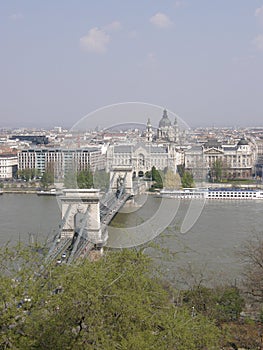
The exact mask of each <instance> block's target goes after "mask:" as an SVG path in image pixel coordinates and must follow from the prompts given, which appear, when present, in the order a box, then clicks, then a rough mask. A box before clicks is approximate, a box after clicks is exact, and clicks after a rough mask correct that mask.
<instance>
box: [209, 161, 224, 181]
mask: <svg viewBox="0 0 263 350" xmlns="http://www.w3.org/2000/svg"><path fill="white" fill-rule="evenodd" d="M222 171H223V164H222V160H221V159H216V160H215V161H214V163H213V164H212V168H211V172H210V173H211V178H212V181H216V182H220V181H221V180H222Z"/></svg>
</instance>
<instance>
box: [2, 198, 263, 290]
mask: <svg viewBox="0 0 263 350" xmlns="http://www.w3.org/2000/svg"><path fill="white" fill-rule="evenodd" d="M169 201H170V202H169V203H170V204H169V205H171V206H173V207H174V208H177V209H178V210H175V215H174V218H173V219H172V221H171V223H170V224H169V227H168V228H167V229H166V230H165V231H164V235H161V236H159V237H157V239H155V241H156V242H157V243H159V244H160V245H161V246H162V247H164V248H169V249H170V250H171V251H172V252H174V253H176V257H175V260H173V261H172V262H166V261H165V259H164V261H163V266H165V269H166V270H167V274H168V275H169V276H170V277H171V278H173V276H174V275H176V274H178V273H180V276H181V277H182V278H184V273H185V275H187V276H188V278H189V276H190V275H189V274H191V275H192V279H194V278H196V279H197V280H198V279H200V278H201V275H205V278H206V279H211V280H217V281H219V280H229V281H230V282H231V283H233V281H234V280H235V279H236V278H237V276H238V275H239V274H240V271H241V265H240V263H239V257H238V254H237V252H238V251H239V250H240V249H241V247H242V245H243V244H244V243H245V242H246V240H247V239H249V238H250V237H252V236H254V235H260V236H262V235H263V233H262V232H263V230H262V228H263V216H262V212H263V201H253V200H252V201H249V200H247V201H231V200H229V201H227V200H226V201H216V200H214V201H213V200H209V201H206V202H205V203H204V207H203V210H202V211H201V214H200V216H199V217H198V219H197V221H196V223H195V224H194V225H193V226H192V227H191V228H190V229H189V230H187V231H186V232H184V233H181V232H180V227H181V224H182V221H183V218H184V217H185V214H186V212H187V207H188V205H189V202H187V201H181V203H179V204H178V203H176V200H169ZM159 206H160V198H155V197H153V196H149V197H148V199H147V201H145V204H144V205H143V206H142V207H141V208H140V209H139V208H136V210H135V208H134V207H131V208H132V210H130V211H131V212H129V210H123V212H122V213H120V214H118V215H117V216H116V217H115V219H114V221H113V223H112V226H115V227H127V226H128V227H131V226H136V225H140V224H141V223H142V221H147V220H149V218H151V217H152V216H153V215H154V213H155V212H156V211H157V209H158V207H159ZM127 211H128V213H127ZM60 220H61V213H60V208H59V204H58V201H57V198H56V197H52V196H37V195H34V194H3V195H1V196H0V244H1V245H3V244H5V243H6V242H9V241H10V242H11V243H14V242H17V241H19V240H21V241H28V240H32V239H34V240H39V241H41V242H44V241H45V240H46V239H47V238H49V237H51V236H52V235H53V234H54V232H55V230H56V229H57V228H58V225H59V222H60ZM110 235H114V229H113V233H111V230H110ZM110 238H112V237H110ZM149 250H150V249H149ZM186 270H187V271H186Z"/></svg>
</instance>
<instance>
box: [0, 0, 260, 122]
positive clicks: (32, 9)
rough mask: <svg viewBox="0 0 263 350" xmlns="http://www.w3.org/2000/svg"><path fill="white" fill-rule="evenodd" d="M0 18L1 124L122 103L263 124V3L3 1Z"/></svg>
mask: <svg viewBox="0 0 263 350" xmlns="http://www.w3.org/2000/svg"><path fill="white" fill-rule="evenodd" d="M0 18H1V20H0V42H1V54H0V94H1V99H0V101H1V103H0V126H23V125H24V126H29V125H30V126H44V127H47V126H55V125H64V126H67V127H70V126H72V125H74V124H75V123H76V122H77V121H78V120H79V119H81V118H82V117H83V116H85V115H86V114H88V113H90V112H92V111H94V110H95V109H97V108H100V107H103V106H105V105H108V104H113V103H118V102H125V101H140V102H146V103H151V104H155V105H160V106H164V107H166V108H168V109H169V110H171V111H173V112H175V113H177V114H178V115H179V116H180V117H181V118H182V119H183V120H184V121H185V122H186V123H187V124H188V125H190V126H198V125H219V126H222V125H240V126H243V125H263V0H213V1H212V0H181V1H180V0H179V1H175V0H133V1H131V0H130V1H126V0H97V1H95V0H74V1H73V0H70V1H69V0H60V1H58V0H45V1H40V0H31V1H30V0H23V1H21V0H17V1H13V0H8V1H4V0H3V1H1V2H0ZM147 117H148V116H147ZM126 118H127V121H132V120H130V116H129V117H127V116H126V117H125V115H124V116H123V120H122V121H126ZM109 122H110V121H109ZM141 122H145V120H141Z"/></svg>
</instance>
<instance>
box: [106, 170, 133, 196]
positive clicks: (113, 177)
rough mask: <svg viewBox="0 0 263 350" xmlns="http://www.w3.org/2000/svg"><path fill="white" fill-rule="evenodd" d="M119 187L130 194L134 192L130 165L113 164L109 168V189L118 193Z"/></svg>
mask: <svg viewBox="0 0 263 350" xmlns="http://www.w3.org/2000/svg"><path fill="white" fill-rule="evenodd" d="M120 189H123V190H125V193H127V194H130V195H131V196H132V195H133V194H134V193H133V183H132V167H131V166H125V165H115V166H113V167H112V168H111V170H110V190H111V191H113V192H116V193H118V191H119V190H120Z"/></svg>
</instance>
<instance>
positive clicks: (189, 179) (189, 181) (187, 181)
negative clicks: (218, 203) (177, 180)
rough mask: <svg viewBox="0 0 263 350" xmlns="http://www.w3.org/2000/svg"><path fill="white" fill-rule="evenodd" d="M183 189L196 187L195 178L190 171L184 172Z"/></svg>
mask: <svg viewBox="0 0 263 350" xmlns="http://www.w3.org/2000/svg"><path fill="white" fill-rule="evenodd" d="M181 181H182V186H183V188H191V187H194V178H193V175H192V174H191V173H190V172H189V171H187V170H186V171H184V173H183V177H182V178H181Z"/></svg>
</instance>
